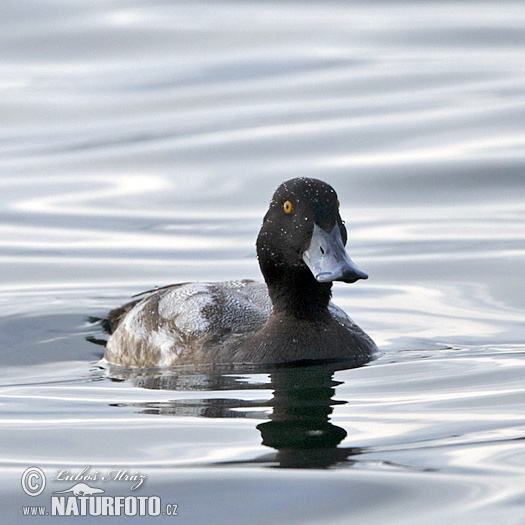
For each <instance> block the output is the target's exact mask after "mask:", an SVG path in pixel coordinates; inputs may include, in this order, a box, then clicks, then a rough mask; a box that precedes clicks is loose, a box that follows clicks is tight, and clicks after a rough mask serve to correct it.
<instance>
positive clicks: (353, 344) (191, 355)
mask: <svg viewBox="0 0 525 525" xmlns="http://www.w3.org/2000/svg"><path fill="white" fill-rule="evenodd" d="M328 312H329V314H330V316H329V317H328V318H325V319H323V320H322V321H318V322H312V321H308V320H304V319H296V318H295V317H291V318H290V317H289V316H286V315H283V314H272V302H271V300H270V297H269V295H268V288H267V286H266V284H265V283H262V282H256V281H251V280H242V281H226V282H218V283H200V282H195V283H182V284H176V285H173V286H167V287H165V288H162V289H160V290H155V291H152V292H149V293H147V295H146V296H145V297H144V298H142V299H140V300H138V301H134V302H133V303H129V304H128V305H124V307H122V308H120V309H117V310H113V312H111V314H110V319H109V320H110V322H111V323H112V324H113V325H115V329H114V331H113V334H112V336H111V338H110V340H109V342H108V345H107V349H106V356H105V358H106V360H107V361H109V362H112V363H118V364H119V365H122V366H134V367H151V366H161V367H165V366H175V365H182V364H192V363H199V364H201V363H202V364H205V363H211V364H213V363H231V364H241V363H280V362H292V361H299V360H315V359H320V357H319V356H321V355H322V356H323V357H322V359H338V358H341V356H348V355H350V354H351V355H352V356H353V357H355V359H356V360H359V361H361V360H366V359H367V357H369V356H370V348H371V347H372V346H373V345H374V343H373V342H372V340H371V339H370V338H369V337H368V336H367V335H366V334H365V333H364V332H363V331H362V330H361V329H360V328H359V327H358V326H357V325H356V324H355V323H354V322H353V321H352V320H351V319H350V318H349V317H348V316H347V315H346V313H345V312H343V310H341V309H340V308H338V307H337V306H336V305H334V304H333V303H332V302H330V303H329V305H328ZM327 341H330V343H328V344H327Z"/></svg>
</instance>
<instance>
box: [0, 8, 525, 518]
mask: <svg viewBox="0 0 525 525" xmlns="http://www.w3.org/2000/svg"><path fill="white" fill-rule="evenodd" d="M0 9H1V10H2V16H1V17H0V24H1V31H0V35H1V36H0V40H1V46H0V49H1V64H2V68H1V69H2V73H1V75H0V90H1V94H2V96H1V97H0V114H1V115H2V122H3V124H4V125H3V126H2V128H1V129H0V134H1V141H0V169H1V172H0V173H1V175H0V187H1V191H0V216H1V222H0V245H1V252H0V275H1V276H2V278H1V281H0V315H1V317H0V331H1V344H0V347H1V350H0V352H1V359H2V364H3V366H2V368H1V369H0V385H1V389H0V392H1V396H2V397H1V405H0V427H1V432H0V436H1V437H0V440H1V442H2V446H1V448H0V450H1V456H0V472H1V478H0V487H1V491H0V493H1V494H2V496H1V499H2V502H1V506H0V508H2V515H3V516H4V517H5V518H4V519H5V520H7V521H10V522H14V521H16V522H20V519H21V515H22V507H23V506H28V505H49V502H50V496H51V492H52V491H56V490H65V489H69V488H70V487H71V486H72V485H73V483H74V482H66V481H58V480H57V481H53V480H52V478H53V477H57V473H58V472H59V471H60V470H68V471H69V472H70V473H71V474H77V473H79V472H81V471H82V469H84V468H85V467H87V466H89V467H90V470H89V471H87V472H88V473H91V474H93V473H94V472H98V473H99V474H98V479H97V480H96V481H88V483H89V484H90V485H91V486H94V487H99V488H103V489H104V490H105V494H106V495H112V496H114V495H119V494H120V495H124V496H128V495H133V494H136V495H142V496H151V495H156V496H160V497H161V499H162V503H163V504H167V503H174V504H178V514H179V515H178V517H177V520H180V521H181V522H183V523H203V522H205V521H206V520H207V521H209V522H211V523H246V522H250V523H254V524H255V523H283V524H288V523H333V524H335V523H349V522H351V523H356V524H357V523H359V524H361V523H363V524H364V523H370V524H372V523H373V524H376V523H403V524H405V523H422V522H424V523H436V524H442V523H447V524H448V523H462V524H465V523H468V524H470V523H472V524H479V523H493V522H494V521H495V520H498V521H501V522H505V523H508V524H523V523H525V518H524V517H523V516H524V512H525V488H524V487H525V483H524V481H525V480H524V478H525V445H524V443H525V441H524V437H525V425H524V421H523V420H524V416H525V410H524V409H525V386H524V385H525V383H524V377H525V360H524V352H525V323H524V321H525V313H524V311H525V309H524V306H525V301H524V295H523V293H522V290H521V288H522V287H521V282H522V275H523V268H524V262H525V261H524V259H525V250H524V248H523V247H524V237H525V227H524V226H525V199H524V196H525V194H524V188H525V153H524V151H525V148H524V145H525V133H524V127H523V122H525V73H524V72H525V30H524V29H523V28H524V27H525V11H524V10H523V5H522V3H521V2H518V1H516V2H503V3H501V2H488V1H487V2H462V3H449V2H440V1H438V2H432V3H425V2H419V3H402V2H372V3H368V4H367V5H366V6H365V5H360V4H358V3H349V2H346V3H339V2H317V3H312V2H306V1H305V2H279V3H275V2H258V3H257V4H253V5H252V4H250V3H245V2H240V1H232V2H230V3H222V2H217V3H213V2H210V3H206V2H191V3H189V2H188V3H187V2H183V1H180V2H144V1H141V0H129V1H124V0H115V1H111V2H107V1H105V2H98V1H95V2H93V1H91V2H82V1H79V2H74V3H71V2H66V1H60V0H59V1H53V2H51V1H44V0H42V1H36V0H30V1H28V2H24V3H23V5H22V4H20V3H19V2H14V1H12V0H4V1H3V2H2V7H1V8H0ZM295 176H310V177H317V178H321V179H323V180H326V181H327V182H330V183H331V184H332V185H333V186H334V187H335V188H336V190H337V192H338V194H339V198H340V201H341V211H342V215H343V217H344V218H345V219H346V223H347V227H348V230H349V235H350V244H349V252H350V254H351V256H352V257H353V259H354V260H355V261H356V263H357V264H358V265H359V266H360V267H361V268H362V269H363V270H364V271H366V272H367V273H369V274H370V279H369V281H367V282H360V283H357V284H355V285H344V284H338V285H337V286H336V287H335V292H334V298H335V302H336V303H337V304H338V305H340V306H342V307H343V308H344V309H345V310H346V311H347V312H349V314H350V315H351V316H352V317H353V318H354V320H355V321H356V322H357V323H358V324H359V325H360V326H362V327H363V328H364V329H365V330H366V331H367V332H368V333H369V334H370V335H371V336H372V337H373V338H374V340H375V341H376V342H377V343H378V345H379V346H380V347H381V350H382V352H383V354H382V356H381V357H380V358H379V359H378V360H376V361H374V362H373V363H370V364H368V365H367V366H364V367H361V368H355V369H350V370H332V369H329V368H325V367H317V368H315V367H314V368H313V369H305V370H280V371H279V370H267V371H254V370H251V371H250V370H244V371H242V370H241V371H239V370H234V371H223V373H213V374H211V373H209V371H206V370H183V371H181V372H179V373H176V374H166V373H161V372H159V373H157V374H153V375H151V374H150V375H141V374H136V375H132V374H131V375H130V374H125V373H122V374H114V375H113V377H112V378H110V377H108V376H107V374H106V372H105V371H104V370H102V369H100V367H98V366H97V362H98V359H99V358H100V356H101V354H102V352H103V349H102V347H101V346H97V345H94V344H92V343H90V342H89V341H88V340H86V338H89V337H95V338H97V337H100V332H99V331H98V330H97V328H96V327H93V326H92V325H90V324H89V323H88V322H87V318H88V317H89V316H97V315H102V314H104V312H106V311H107V310H108V309H110V308H112V307H114V306H116V305H119V304H122V303H123V302H124V301H126V300H127V299H128V297H129V296H130V295H132V294H134V293H137V292H140V291H142V290H145V289H148V288H151V287H152V286H155V285H164V284H168V283H172V282H178V281H186V280H202V281H215V280H224V279H235V278H259V270H258V267H257V262H256V259H255V248H254V241H255V237H256V235H257V231H258V228H259V225H260V222H261V219H262V216H263V214H264V212H265V209H266V206H267V203H268V201H269V198H270V196H271V194H272V192H273V190H274V189H275V188H276V187H277V185H278V184H279V183H280V182H282V181H283V180H286V179H289V178H291V177H295ZM32 466H36V467H39V468H41V469H42V470H43V471H44V473H45V475H46V477H47V486H46V489H45V491H44V493H43V494H41V495H40V496H38V497H29V496H28V495H26V494H25V493H24V492H23V491H22V489H21V477H22V474H23V472H24V471H25V469H27V468H28V467H32ZM272 467H283V468H272ZM112 469H114V470H115V471H118V470H123V471H127V472H128V474H129V475H132V474H134V473H135V474H137V473H138V474H141V475H143V476H146V481H145V482H144V483H143V485H142V486H140V487H138V488H137V489H136V490H135V491H131V488H130V487H131V482H130V481H128V482H126V481H125V480H120V481H116V480H110V481H107V480H105V481H102V480H101V477H102V476H103V473H106V472H108V471H109V470H112ZM48 510H49V509H48ZM35 519H36V520H38V521H39V522H50V523H53V522H54V521H56V520H57V519H59V518H55V517H51V516H50V517H48V518H45V517H43V518H26V521H27V522H30V521H34V520H35ZM76 519H80V520H81V519H82V518H76ZM89 519H90V518H89V517H87V518H84V520H89ZM91 519H92V520H97V518H94V517H93V518H91ZM98 519H99V520H100V519H101V518H98ZM129 519H133V518H129V517H122V518H120V519H119V518H112V520H113V522H115V523H116V522H120V521H126V522H127V520H129ZM139 519H142V520H143V519H144V518H136V520H139ZM173 519H174V518H172V517H169V520H170V521H171V520H173ZM167 520H168V517H162V516H159V517H156V518H151V521H152V522H155V523H162V522H164V521H167Z"/></svg>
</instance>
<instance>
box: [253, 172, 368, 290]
mask: <svg viewBox="0 0 525 525" xmlns="http://www.w3.org/2000/svg"><path fill="white" fill-rule="evenodd" d="M346 241H347V232H346V228H345V226H344V224H343V221H342V220H341V216H340V215H339V201H338V198H337V194H336V192H335V190H334V189H333V188H332V187H331V186H330V185H329V184H326V183H325V182H323V181H321V180H318V179H309V178H303V177H301V178H297V179H291V180H289V181H286V182H284V183H283V184H281V185H280V186H279V187H278V188H277V190H276V191H275V193H274V195H273V197H272V200H271V202H270V208H269V209H268V212H267V213H266V216H265V217H264V221H263V225H262V227H261V230H260V232H259V236H258V238H257V254H258V257H259V264H260V266H261V271H262V273H263V275H264V276H265V279H266V281H267V283H268V284H269V285H270V284H271V283H270V282H269V279H270V281H272V280H275V279H277V280H280V279H278V277H279V274H283V275H286V278H289V276H290V272H297V274H299V273H300V272H307V273H309V275H310V277H312V276H313V277H314V278H315V280H316V281H317V282H319V283H330V282H331V281H335V280H340V281H345V282H354V281H356V280H357V279H366V278H367V275H366V274H365V273H363V272H361V271H360V270H358V269H357V268H356V267H355V265H354V264H353V263H352V261H351V260H350V258H349V257H348V254H347V253H346V251H345V248H344V246H345V245H346Z"/></svg>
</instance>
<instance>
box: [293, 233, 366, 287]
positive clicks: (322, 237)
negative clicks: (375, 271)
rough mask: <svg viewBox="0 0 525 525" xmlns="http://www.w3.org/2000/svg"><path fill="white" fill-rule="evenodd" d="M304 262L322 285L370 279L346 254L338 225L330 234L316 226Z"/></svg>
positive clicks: (304, 255)
mask: <svg viewBox="0 0 525 525" xmlns="http://www.w3.org/2000/svg"><path fill="white" fill-rule="evenodd" d="M303 260H304V262H305V263H306V265H307V266H308V268H310V271H311V272H312V274H313V275H314V277H315V278H316V279H317V280H318V281H319V282H321V283H327V282H331V281H343V282H345V283H355V282H356V281H357V280H359V279H368V275H367V274H366V273H365V272H362V271H361V270H360V269H359V268H358V267H357V266H356V265H355V264H354V263H353V261H352V259H350V256H349V255H348V253H347V252H346V249H345V246H344V244H343V239H342V238H341V230H340V229H339V226H338V225H337V224H336V225H335V226H334V227H333V228H332V231H330V232H327V231H325V230H323V229H322V228H320V227H319V226H317V224H314V230H313V233H312V239H311V241H310V246H309V247H308V249H307V250H306V251H305V252H304V254H303Z"/></svg>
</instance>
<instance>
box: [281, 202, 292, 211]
mask: <svg viewBox="0 0 525 525" xmlns="http://www.w3.org/2000/svg"><path fill="white" fill-rule="evenodd" d="M283 209H284V213H292V210H293V206H292V203H291V202H290V201H286V202H285V203H284V206H283Z"/></svg>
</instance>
